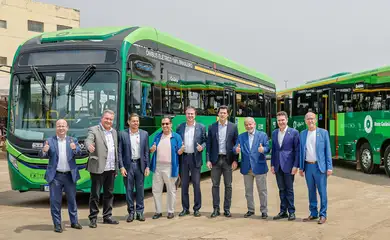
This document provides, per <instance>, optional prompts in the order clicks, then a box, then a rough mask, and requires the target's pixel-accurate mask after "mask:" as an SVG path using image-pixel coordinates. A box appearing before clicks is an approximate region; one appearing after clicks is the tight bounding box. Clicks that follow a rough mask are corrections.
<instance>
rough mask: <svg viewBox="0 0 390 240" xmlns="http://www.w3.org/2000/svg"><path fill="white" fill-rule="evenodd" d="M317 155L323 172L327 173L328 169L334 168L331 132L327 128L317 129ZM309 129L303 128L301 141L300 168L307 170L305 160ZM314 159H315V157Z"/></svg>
mask: <svg viewBox="0 0 390 240" xmlns="http://www.w3.org/2000/svg"><path fill="white" fill-rule="evenodd" d="M316 130H317V132H316V155H317V159H315V160H317V164H318V168H319V169H320V171H321V172H322V173H326V172H327V171H328V170H332V169H333V164H332V153H331V150H330V141H329V133H328V131H327V130H325V129H322V128H317V129H316ZM307 131H308V130H307V129H305V130H303V131H302V132H301V134H300V141H301V153H300V166H301V167H300V168H301V169H302V170H303V171H305V160H306V139H307ZM313 160H314V159H313Z"/></svg>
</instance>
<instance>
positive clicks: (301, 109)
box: [293, 93, 314, 116]
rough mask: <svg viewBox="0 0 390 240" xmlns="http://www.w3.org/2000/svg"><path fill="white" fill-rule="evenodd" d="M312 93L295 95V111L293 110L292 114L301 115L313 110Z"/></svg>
mask: <svg viewBox="0 0 390 240" xmlns="http://www.w3.org/2000/svg"><path fill="white" fill-rule="evenodd" d="M312 95H314V94H313V93H299V94H297V95H296V98H295V99H294V101H295V112H293V115H298V116H303V115H305V114H306V113H307V112H308V111H309V110H310V111H314V109H313V105H314V104H313V102H312V99H313V96H312Z"/></svg>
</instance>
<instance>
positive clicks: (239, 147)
mask: <svg viewBox="0 0 390 240" xmlns="http://www.w3.org/2000/svg"><path fill="white" fill-rule="evenodd" d="M240 152H241V145H240V144H238V145H237V147H236V153H237V154H239V153H240Z"/></svg>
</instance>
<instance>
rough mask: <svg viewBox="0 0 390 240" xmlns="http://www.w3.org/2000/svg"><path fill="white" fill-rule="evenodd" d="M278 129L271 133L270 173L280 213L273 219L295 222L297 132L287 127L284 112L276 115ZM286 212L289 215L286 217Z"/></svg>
mask: <svg viewBox="0 0 390 240" xmlns="http://www.w3.org/2000/svg"><path fill="white" fill-rule="evenodd" d="M276 118H277V122H278V126H279V129H276V130H274V131H273V133H272V155H271V172H272V173H273V174H275V175H276V182H277V184H278V188H279V197H280V211H279V214H278V215H276V216H275V217H274V218H273V219H274V220H278V219H282V218H287V217H288V220H289V221H292V220H295V207H294V187H293V185H294V176H295V174H296V173H297V170H298V167H299V132H298V131H297V130H295V129H293V128H289V127H288V126H287V122H288V115H287V113H286V112H283V111H282V112H278V113H277V114H276ZM287 211H288V213H289V215H287Z"/></svg>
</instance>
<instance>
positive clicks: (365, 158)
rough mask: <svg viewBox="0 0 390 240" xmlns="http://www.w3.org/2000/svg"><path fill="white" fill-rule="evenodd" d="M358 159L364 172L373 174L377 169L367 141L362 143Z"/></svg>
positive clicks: (377, 166)
mask: <svg viewBox="0 0 390 240" xmlns="http://www.w3.org/2000/svg"><path fill="white" fill-rule="evenodd" d="M359 160H360V164H361V168H362V170H363V172H364V173H368V174H373V173H376V172H377V171H378V169H379V165H378V164H374V157H373V154H372V150H371V147H370V144H369V143H367V142H366V143H363V144H362V146H360V150H359Z"/></svg>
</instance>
